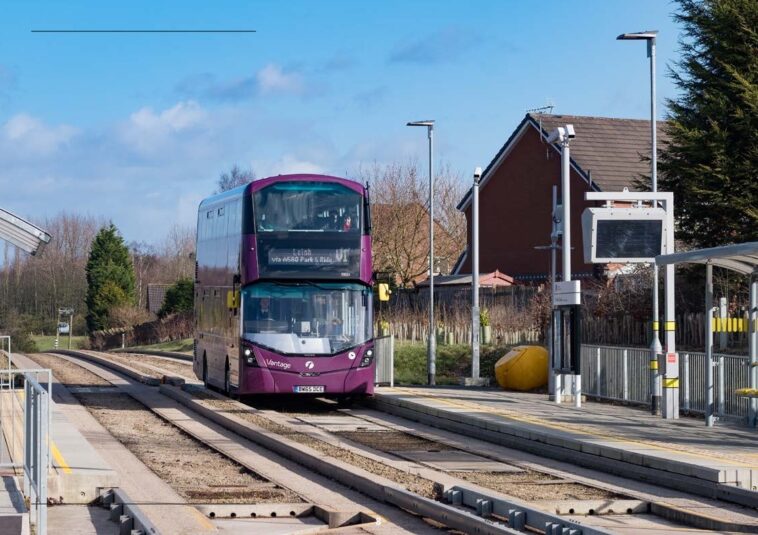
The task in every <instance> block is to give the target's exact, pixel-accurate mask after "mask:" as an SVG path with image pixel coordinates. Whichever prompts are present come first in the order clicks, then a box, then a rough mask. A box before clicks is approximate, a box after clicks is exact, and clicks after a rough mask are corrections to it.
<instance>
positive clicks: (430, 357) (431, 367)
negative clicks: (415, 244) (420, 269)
mask: <svg viewBox="0 0 758 535" xmlns="http://www.w3.org/2000/svg"><path fill="white" fill-rule="evenodd" d="M406 126H425V127H426V129H427V133H428V136H429V345H428V346H427V356H426V358H427V372H428V374H429V381H428V382H429V385H434V384H435V375H436V371H437V370H436V349H435V339H434V337H435V331H436V329H435V328H434V173H433V168H432V150H433V148H434V121H433V120H428V121H412V122H410V123H407V124H406Z"/></svg>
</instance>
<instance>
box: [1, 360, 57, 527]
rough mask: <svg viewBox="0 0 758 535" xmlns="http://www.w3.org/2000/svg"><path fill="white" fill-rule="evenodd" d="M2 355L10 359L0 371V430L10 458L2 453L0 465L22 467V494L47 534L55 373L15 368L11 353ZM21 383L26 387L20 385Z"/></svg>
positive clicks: (31, 513)
mask: <svg viewBox="0 0 758 535" xmlns="http://www.w3.org/2000/svg"><path fill="white" fill-rule="evenodd" d="M2 354H3V355H4V356H5V357H6V359H7V361H8V369H2V370H0V430H1V431H2V436H3V438H4V439H5V443H6V445H7V450H8V454H9V456H10V458H9V459H7V460H6V459H5V454H4V453H3V454H2V456H0V467H2V468H21V469H23V474H24V488H23V493H24V496H25V497H26V498H27V500H28V503H29V506H30V511H29V512H30V515H31V516H32V518H33V519H35V520H34V523H35V525H36V531H35V532H36V533H37V534H38V535H46V533H47V477H48V473H49V470H50V463H51V458H50V457H51V456H50V442H51V441H50V433H51V431H52V425H51V424H52V420H51V417H52V411H51V410H50V394H49V393H50V392H52V389H51V388H52V373H51V371H50V370H49V369H27V370H18V369H13V368H12V358H13V357H12V355H11V353H10V352H8V353H5V352H2ZM40 374H44V375H45V376H46V377H45V379H46V381H44V382H43V384H45V383H46V384H45V386H46V387H47V388H45V387H43V386H42V385H41V384H40V382H41V381H40V380H39V379H40V378H39V376H40ZM22 383H23V387H21V386H20V385H21V384H22ZM22 388H23V394H22ZM19 421H23V432H22V433H19V434H20V435H21V436H17V433H16V427H17V426H18V422H19ZM2 451H3V452H4V448H2ZM14 459H15V460H14ZM19 460H21V462H19Z"/></svg>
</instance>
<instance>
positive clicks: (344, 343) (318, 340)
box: [242, 282, 373, 355]
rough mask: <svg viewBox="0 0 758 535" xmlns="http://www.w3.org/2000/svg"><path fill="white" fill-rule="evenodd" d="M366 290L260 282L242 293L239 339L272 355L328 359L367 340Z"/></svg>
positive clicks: (369, 330)
mask: <svg viewBox="0 0 758 535" xmlns="http://www.w3.org/2000/svg"><path fill="white" fill-rule="evenodd" d="M371 306H372V295H371V288H369V287H366V286H362V285H360V284H341V283H318V284H316V283H307V282H306V283H303V282H292V283H283V282H261V283H257V284H253V285H250V286H247V287H245V288H243V289H242V321H243V337H244V338H245V339H246V340H249V341H250V342H253V343H255V344H259V345H261V346H263V347H266V348H268V349H271V350H273V351H276V352H279V353H284V354H294V355H332V354H335V353H339V352H340V351H345V350H347V349H349V348H351V347H355V346H357V345H359V344H361V343H363V342H366V341H368V340H369V339H370V338H371V335H372V329H373V327H372V325H371Z"/></svg>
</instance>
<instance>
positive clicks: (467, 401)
mask: <svg viewBox="0 0 758 535" xmlns="http://www.w3.org/2000/svg"><path fill="white" fill-rule="evenodd" d="M375 399H376V402H377V404H378V405H379V407H380V408H381V406H382V405H383V404H384V405H385V406H386V405H387V404H390V405H395V406H396V407H404V408H405V409H409V410H415V411H420V412H422V413H427V414H432V415H435V416H439V417H442V418H446V419H449V420H450V421H451V422H456V423H459V424H460V423H465V424H467V425H472V426H474V427H479V428H482V429H487V430H490V431H495V432H501V433H503V434H505V435H509V436H511V437H513V436H515V437H520V438H522V439H526V440H533V441H535V442H540V443H543V444H547V445H551V446H557V447H563V448H567V449H572V450H578V451H581V452H584V453H589V454H595V455H599V456H602V457H608V458H612V459H618V460H619V461H624V462H629V463H633V464H637V465H640V466H646V467H651V468H656V469H660V470H666V471H671V472H673V473H676V474H681V475H685V476H689V477H695V478H700V479H703V480H707V481H711V482H714V483H726V484H732V485H739V486H742V487H748V488H750V487H751V486H752V487H755V486H756V485H758V448H756V441H757V440H758V431H756V430H755V429H750V428H747V427H740V426H739V425H737V424H729V423H719V424H717V425H716V426H715V427H712V428H708V427H706V426H705V425H704V423H703V420H702V419H694V418H680V419H678V420H663V419H662V418H661V417H660V416H653V415H651V414H650V413H649V412H648V411H646V410H643V409H639V408H634V407H628V406H620V405H612V404H607V403H597V402H585V403H583V405H582V407H581V408H575V407H574V406H573V404H572V405H568V404H556V403H554V402H552V401H549V400H548V399H547V395H546V394H532V393H521V392H505V391H502V390H499V389H491V388H461V387H413V388H409V387H397V388H377V390H376V394H375Z"/></svg>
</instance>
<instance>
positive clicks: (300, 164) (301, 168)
mask: <svg viewBox="0 0 758 535" xmlns="http://www.w3.org/2000/svg"><path fill="white" fill-rule="evenodd" d="M276 168H277V169H279V171H278V173H277V174H282V175H288V174H293V173H314V174H320V173H323V172H324V168H323V167H322V166H320V165H319V164H317V163H315V162H310V161H307V160H300V159H298V158H296V157H294V156H292V155H290V154H285V155H284V156H283V157H282V158H281V159H280V160H279V162H277V164H276Z"/></svg>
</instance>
